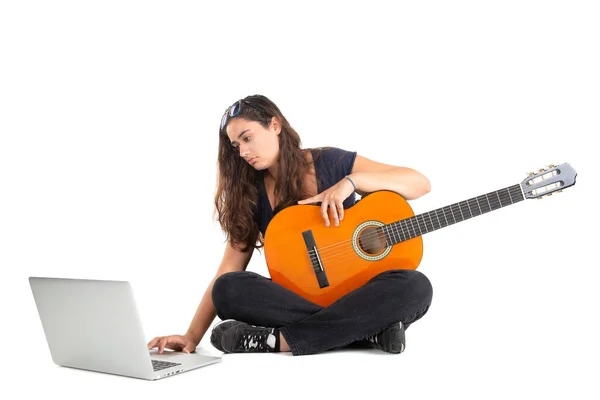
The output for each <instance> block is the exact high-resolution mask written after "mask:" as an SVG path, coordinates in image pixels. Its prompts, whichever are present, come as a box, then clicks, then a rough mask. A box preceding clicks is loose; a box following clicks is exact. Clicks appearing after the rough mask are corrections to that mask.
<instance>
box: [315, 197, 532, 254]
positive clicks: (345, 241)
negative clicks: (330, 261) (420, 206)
mask: <svg viewBox="0 0 600 400" xmlns="http://www.w3.org/2000/svg"><path fill="white" fill-rule="evenodd" d="M516 189H518V188H517V187H511V188H510V190H512V191H513V192H514V191H516ZM500 190H505V189H500ZM500 190H497V191H496V192H495V194H496V196H497V197H498V200H495V199H492V202H490V200H489V198H487V195H482V196H486V199H487V201H488V206H489V207H490V209H489V210H488V211H486V212H482V211H481V206H480V205H479V203H477V206H478V209H479V211H480V213H479V214H476V215H473V213H472V211H471V208H470V205H469V203H468V201H469V200H472V199H468V200H463V201H461V202H458V203H454V204H451V205H449V206H445V207H442V208H439V209H436V210H432V211H429V212H427V213H423V214H419V215H415V216H412V217H408V218H406V219H404V220H401V221H396V222H393V223H390V224H387V225H384V226H385V227H390V229H392V234H396V233H400V232H399V231H398V230H397V231H398V232H393V228H392V227H391V225H392V224H400V223H402V222H404V223H405V225H406V230H407V231H408V233H409V236H410V228H412V230H413V231H414V232H415V233H416V230H415V229H414V224H413V223H412V219H414V220H415V221H416V222H417V225H418V226H419V230H420V232H421V233H420V234H417V235H416V236H421V235H423V233H422V232H423V231H422V229H420V228H421V222H419V220H418V217H422V221H423V222H422V223H423V224H424V225H425V228H427V221H426V220H425V214H428V217H429V218H431V213H432V212H435V217H436V218H437V219H438V224H439V225H440V228H443V227H444V226H442V223H441V221H440V219H439V216H438V210H441V211H442V214H443V215H444V219H445V220H446V225H445V226H448V225H452V224H454V223H456V216H455V213H456V211H454V210H453V208H452V206H457V208H458V209H459V212H460V213H461V217H462V209H461V208H460V204H461V203H466V204H467V208H468V210H469V213H470V214H471V217H470V218H473V217H477V216H479V215H482V214H485V213H487V212H491V211H495V210H498V209H500V208H503V207H506V206H508V205H511V204H514V202H513V201H512V197H511V198H510V202H511V203H510V204H506V205H502V203H501V201H500V200H499V198H500V195H499V194H498V193H497V192H499V191H500ZM513 194H516V193H513ZM509 195H510V193H509ZM478 197H481V196H478ZM478 197H477V198H478ZM477 198H475V199H477ZM521 200H523V199H522V198H521V199H518V198H517V202H518V201H521ZM492 204H493V205H494V206H498V205H499V206H500V207H498V208H494V206H492ZM446 208H449V213H450V214H451V215H452V218H453V221H454V222H452V223H449V222H448V219H447V217H446V213H445V209H446ZM466 219H469V218H466ZM464 220H465V218H463V219H461V220H460V221H458V222H462V221H464ZM408 221H410V223H411V226H410V227H409V226H408ZM431 225H432V227H433V228H434V229H433V230H436V229H440V228H435V225H434V224H433V220H432V221H431ZM401 229H402V233H404V229H403V228H402V227H401ZM427 232H430V231H429V230H427V231H426V232H425V233H427ZM351 240H352V239H346V240H344V241H341V242H336V243H332V244H330V245H327V246H324V247H321V248H320V249H319V250H320V251H324V250H326V249H328V248H330V247H334V246H339V245H344V244H346V243H347V242H349V241H351ZM403 240H407V239H403ZM370 244H373V243H370Z"/></svg>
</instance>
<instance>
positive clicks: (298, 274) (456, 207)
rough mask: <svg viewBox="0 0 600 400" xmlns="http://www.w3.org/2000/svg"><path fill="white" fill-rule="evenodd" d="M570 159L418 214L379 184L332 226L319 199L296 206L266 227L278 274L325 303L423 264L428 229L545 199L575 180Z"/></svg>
mask: <svg viewBox="0 0 600 400" xmlns="http://www.w3.org/2000/svg"><path fill="white" fill-rule="evenodd" d="M576 177H577V172H576V171H575V170H574V169H573V168H572V167H571V166H570V165H569V164H567V163H565V164H561V165H558V166H555V165H550V166H548V167H547V168H542V169H540V170H539V171H538V172H537V173H529V176H528V177H527V178H526V179H524V180H523V181H522V182H521V183H518V184H515V185H513V186H509V187H506V188H504V189H499V190H496V191H494V192H490V193H486V194H483V195H481V196H477V197H473V198H471V199H467V200H463V201H460V202H458V203H454V204H451V205H448V206H445V207H442V208H438V209H435V210H432V211H429V212H426V213H423V214H419V215H414V212H413V210H412V208H411V207H410V205H409V204H408V203H407V202H406V200H404V198H403V197H402V196H400V195H399V194H397V193H395V192H391V191H376V192H373V193H369V194H367V195H366V196H364V197H362V198H361V199H360V200H359V201H358V202H356V204H354V205H353V206H352V207H350V208H348V209H347V210H345V211H344V220H343V221H341V222H340V225H339V226H337V227H336V226H333V225H332V226H331V227H326V226H325V223H324V221H323V218H322V216H321V212H320V206H319V205H315V204H310V205H294V206H290V207H287V208H285V209H283V210H281V211H280V212H279V213H277V214H276V215H275V216H274V217H273V219H272V220H271V222H270V223H269V225H268V227H267V231H266V232H265V242H264V247H265V259H266V263H267V268H268V270H269V273H270V275H271V279H272V280H273V281H274V282H276V283H279V284H280V285H282V286H284V287H286V288H287V289H289V290H291V291H293V292H294V293H296V294H298V295H300V296H302V297H304V298H306V299H307V300H309V301H312V302H313V303H316V304H319V305H321V306H323V307H326V306H329V305H330V304H331V303H333V302H334V301H336V300H337V299H339V298H340V297H342V296H344V295H345V294H347V293H349V292H351V291H353V290H355V289H357V288H358V287H360V286H362V285H364V284H365V283H366V282H367V281H369V280H370V279H371V278H373V277H374V276H376V275H378V274H379V273H381V272H384V271H387V270H391V269H413V270H414V269H416V268H417V267H418V266H419V263H420V262H421V258H422V256H423V241H422V236H423V235H424V234H426V233H429V232H433V231H435V230H438V229H441V228H444V227H446V226H449V225H453V224H456V223H459V222H462V221H466V220H467V219H470V218H473V217H477V216H479V215H482V214H485V213H488V212H491V211H494V210H499V209H500V208H503V207H506V206H509V205H512V204H515V203H518V202H520V201H522V200H525V199H541V198H542V197H544V196H551V195H552V194H553V193H555V192H561V191H562V190H563V189H565V188H568V187H570V186H573V185H574V184H575V179H576Z"/></svg>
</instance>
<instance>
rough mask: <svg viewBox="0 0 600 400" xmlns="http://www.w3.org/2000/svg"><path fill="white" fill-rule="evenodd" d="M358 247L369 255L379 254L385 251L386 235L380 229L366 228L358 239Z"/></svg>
mask: <svg viewBox="0 0 600 400" xmlns="http://www.w3.org/2000/svg"><path fill="white" fill-rule="evenodd" d="M358 245H359V246H360V248H361V250H362V251H364V252H365V253H367V254H379V253H381V252H383V251H384V250H385V247H386V242H385V234H384V233H383V231H382V230H381V229H380V228H378V227H369V228H365V229H364V230H363V231H362V232H361V233H360V234H359V237H358Z"/></svg>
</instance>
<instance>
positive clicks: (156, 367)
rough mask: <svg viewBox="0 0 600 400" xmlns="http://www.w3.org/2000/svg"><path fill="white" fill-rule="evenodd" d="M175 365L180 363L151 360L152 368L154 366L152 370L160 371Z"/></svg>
mask: <svg viewBox="0 0 600 400" xmlns="http://www.w3.org/2000/svg"><path fill="white" fill-rule="evenodd" d="M176 365H181V363H174V362H170V361H160V360H152V368H154V371H160V370H161V369H165V368H170V367H174V366H176Z"/></svg>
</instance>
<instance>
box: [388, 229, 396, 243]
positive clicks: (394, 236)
mask: <svg viewBox="0 0 600 400" xmlns="http://www.w3.org/2000/svg"><path fill="white" fill-rule="evenodd" d="M387 230H388V235H389V234H390V233H391V235H392V240H394V241H396V235H395V232H394V227H393V226H388V227H387Z"/></svg>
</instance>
